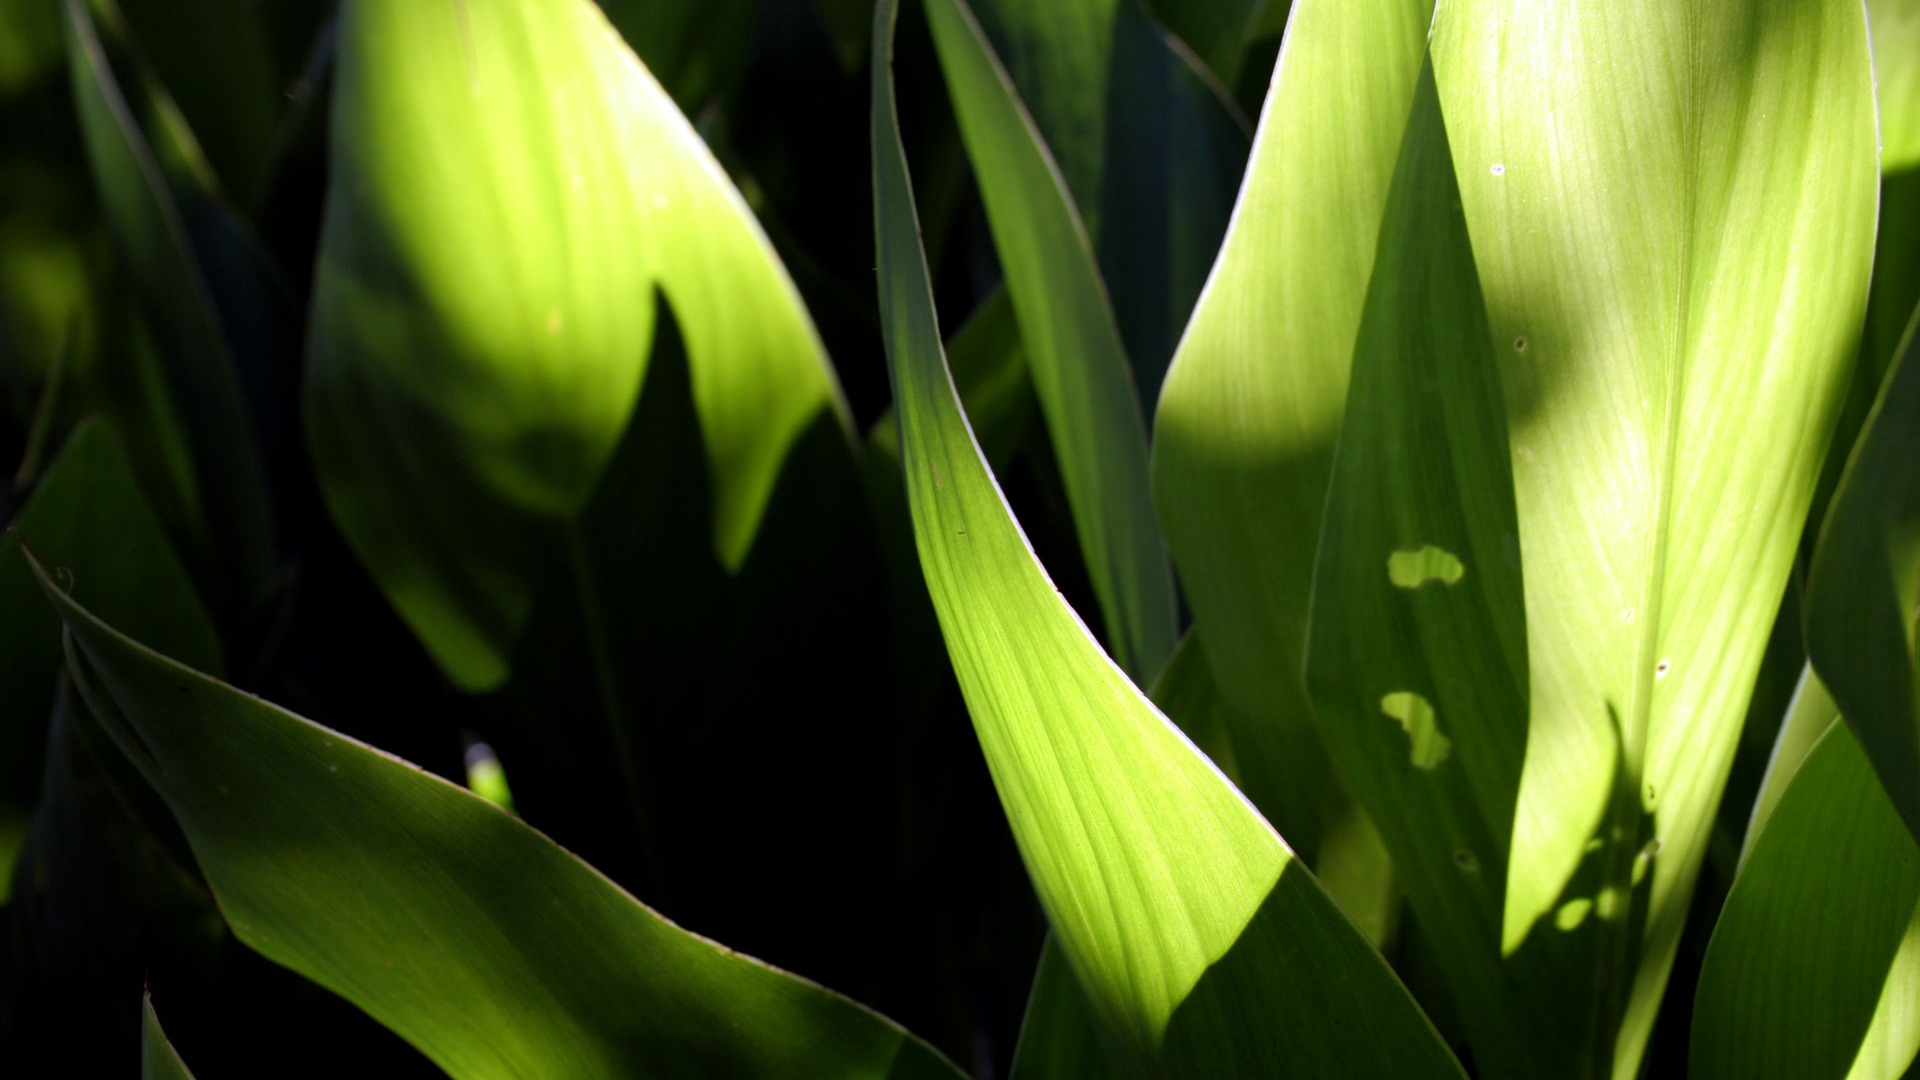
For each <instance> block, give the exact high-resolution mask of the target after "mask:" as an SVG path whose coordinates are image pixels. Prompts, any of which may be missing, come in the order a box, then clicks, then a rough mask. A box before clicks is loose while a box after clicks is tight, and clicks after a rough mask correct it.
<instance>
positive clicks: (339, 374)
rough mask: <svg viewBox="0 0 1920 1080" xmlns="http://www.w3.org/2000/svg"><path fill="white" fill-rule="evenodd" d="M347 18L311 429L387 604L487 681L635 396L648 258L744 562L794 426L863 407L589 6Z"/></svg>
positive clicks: (558, 0)
mask: <svg viewBox="0 0 1920 1080" xmlns="http://www.w3.org/2000/svg"><path fill="white" fill-rule="evenodd" d="M339 34H340V38H339V40H340V46H339V64H338V70H337V74H336V76H335V98H334V107H333V117H334V121H333V122H334V127H333V136H332V187H331V188H330V190H329V193H328V199H327V210H326V217H325V222H324V225H323V234H322V242H321V253H320V260H319V269H318V273H317V277H316V284H315V292H314V300H313V305H314V313H313V319H312V327H311V333H310V337H309V343H308V347H309V350H310V366H309V371H308V383H307V420H308V437H309V440H310V442H311V444H312V448H313V454H314V459H315V464H316V467H317V468H318V470H319V473H320V476H321V480H322V487H323V490H324V492H325V494H326V496H327V500H328V504H329V506H330V507H331V508H332V510H333V512H334V515H335V517H336V519H337V520H338V521H339V522H340V524H341V527H342V530H343V531H344V532H345V533H346V535H347V536H348V538H349V540H350V541H351V542H352V543H353V545H354V547H355V548H356V550H357V551H358V552H359V554H360V556H361V557H362V559H363V560H364V561H365V562H366V563H367V564H368V566H369V567H370V569H371V570H372V572H373V574H374V577H375V578H376V580H378V581H379V582H380V584H381V586H382V588H383V589H384V590H385V591H386V592H387V594H388V596H389V598H390V599H391V600H392V602H393V603H394V605H395V606H396V607H397V608H398V609H399V610H400V611H401V613H402V615H403V616H404V617H405V618H406V619H407V621H408V622H409V624H410V625H411V626H412V627H413V628H414V630H415V632H416V633H417V634H419V635H420V636H421V638H422V639H423V640H424V641H425V642H426V644H427V645H428V647H429V649H430V650H431V651H432V652H433V654H434V655H435V657H436V659H437V660H438V661H439V662H440V663H441V665H442V666H443V667H444V668H445V669H446V670H447V672H448V674H449V675H451V676H452V677H453V678H454V679H455V681H456V682H459V683H460V684H462V685H463V686H466V687H468V688H470V689H485V688H490V687H492V686H495V685H498V684H499V682H500V681H501V680H502V679H503V678H504V677H505V675H506V664H507V655H508V653H509V652H510V651H511V646H512V644H513V642H514V641H515V640H516V638H517V636H518V634H519V632H520V629H521V627H522V625H523V624H524V621H525V619H526V617H527V613H528V610H529V608H530V606H531V598H532V594H533V591H534V585H535V581H534V579H535V577H536V576H537V574H538V572H539V569H538V568H540V567H544V566H545V565H546V563H547V562H548V561H549V559H548V557H547V556H548V555H549V554H550V552H551V550H552V549H553V548H554V546H555V544H556V541H555V540H554V538H553V532H554V529H555V526H556V525H557V524H558V523H560V522H563V521H565V520H566V519H568V518H569V517H571V516H572V515H574V514H576V513H577V512H578V511H579V509H580V507H581V506H582V505H583V504H584V502H585V500H586V499H587V498H588V497H589V495H590V494H591V492H592V490H593V488H594V486H595V482H596V480H597V479H598V477H599V474H600V472H601V470H602V469H603V468H604V466H605V464H606V462H607V460H608V458H609V456H610V455H611V454H612V452H613V449H614V446H615V445H616V443H617V442H618V440H619V437H620V434H621V432H622V431H623V430H624V428H625V425H626V421H627V418H628V417H629V415H630V414H631V412H632V409H633V405H634V401H635V396H636V395H637V394H638V392H639V387H640V384H641V381H642V376H643V374H644V368H645V360H646V356H647V353H648V346H649V342H650V341H651V336H652V332H653V323H654V317H653V311H652V305H651V304H650V303H648V301H647V297H648V296H649V294H650V291H651V289H652V288H653V286H654V285H655V284H656V283H657V284H658V285H659V286H660V287H661V288H662V289H663V290H664V291H665V293H666V295H667V297H668V299H669V300H670V301H671V302H672V304H673V306H674V310H675V312H676V314H677V315H678V317H679V320H680V324H681V327H682V330H683V332H684V335H685V338H686V344H687V351H688V355H689V360H690V363H691V366H692V370H693V384H694V399H695V405H696V408H697V410H698V412H699V416H700V422H701V432H702V440H703V442H704V444H705V447H706V451H707V457H708V462H709V467H710V474H711V477H712V482H713V492H714V499H713V515H714V521H713V543H714V548H715V551H716V552H717V553H718V555H719V556H720V558H721V560H722V562H724V563H725V564H726V565H727V566H728V567H730V568H737V567H738V566H739V565H740V563H741V561H742V560H743V559H744V558H745V555H746V552H747V550H748V548H749V547H750V546H751V544H752V542H753V539H754V536H755V533H756V530H757V528H758V525H759V522H760V518H761V514H762V512H763V511H764V509H765V505H766V501H767V499H768V496H769V493H770V491H771V489H772V486H773V484H774V481H775V478H776V476H777V474H778V472H779V469H780V466H781V464H782V462H783V461H784V460H785V458H786V455H787V452H788V450H789V449H790V448H791V447H792V445H793V444H794V442H795V441H796V440H797V439H798V438H799V437H800V435H801V434H802V433H803V432H804V431H805V430H806V429H807V428H808V426H809V425H810V424H812V423H813V422H814V421H815V420H816V419H817V418H818V417H820V416H822V415H823V414H827V413H831V414H833V415H834V416H835V417H837V418H838V420H839V422H840V424H841V426H842V427H843V428H844V427H845V426H846V418H845V410H844V406H843V404H842V403H841V400H840V396H839V389H838V385H837V383H836V382H835V380H834V377H833V373H832V371H831V369H830V367H829V366H828V364H827V361H826V357H825V354H824V352H823V351H822V348H821V345H820V342H819V339H818V336H817V335H816V334H815V332H814V329H813V325H812V323H811V321H810V320H809V319H808V317H807V314H806V311H805V309H804V308H803V306H802V305H801V303H800V300H799V296H798V294H797V292H796V291H795V290H794V287H793V284H792V282H791V281H790V280H789V279H788V277H787V275H786V272H785V270H784V269H783V268H782V267H781V266H780V264H779V262H778V260H777V259H776V258H775V256H774V255H773V252H772V248H771V246H770V244H769V243H768V241H767V239H766V237H765V235H764V234H763V233H762V232H761V230H760V228H759V226H758V224H757V223H756V222H755V220H754V218H753V216H752V214H751V213H750V212H749V211H748V209H747V207H746V205H745V203H744V201H743V200H742V199H741V197H740V194H739V193H738V192H737V191H736V190H735V189H734V188H733V186H732V185H731V183H730V182H728V180H727V179H726V176H725V174H724V173H723V172H722V171H721V169H720V167H719V165H718V163H716V162H715V161H714V159H713V157H712V155H711V154H710V153H709V152H708V151H707V149H706V147H705V146H704V144H702V143H701V141H700V139H699V137H698V136H697V135H696V134H695V133H694V131H693V129H692V127H691V126H690V125H689V124H688V123H687V121H686V118H685V117H683V116H682V115H681V114H680V113H679V111H678V110H677V109H676V108H675V107H674V105H673V103H672V101H671V100H670V99H669V98H668V97H667V95H666V94H665V92H664V91H662V90H661V88H660V86H659V84H658V83H656V82H655V81H654V80H653V78H652V76H651V75H649V74H648V72H647V71H646V69H645V68H644V67H643V66H642V65H641V64H640V63H639V62H638V61H637V60H636V59H635V58H634V56H633V54H632V53H631V52H630V51H629V50H628V49H627V47H626V46H625V45H624V44H623V43H621V42H620V40H619V38H618V37H617V36H616V35H615V34H614V33H613V32H612V30H611V29H610V28H609V27H608V26H607V23H606V20H605V19H604V17H602V16H601V15H600V13H599V12H598V10H596V9H595V8H594V7H593V5H592V4H590V3H587V2H585V0H471V2H468V3H464V4H458V5H412V4H405V5H393V4H381V3H365V2H355V3H349V4H347V5H346V6H345V7H344V9H343V11H342V15H341V22H340V30H339ZM562 76H564V77H562Z"/></svg>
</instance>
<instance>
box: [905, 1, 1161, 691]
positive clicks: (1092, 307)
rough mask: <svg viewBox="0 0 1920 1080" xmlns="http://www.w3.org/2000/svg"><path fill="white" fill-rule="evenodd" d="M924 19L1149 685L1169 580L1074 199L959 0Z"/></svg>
mask: <svg viewBox="0 0 1920 1080" xmlns="http://www.w3.org/2000/svg"><path fill="white" fill-rule="evenodd" d="M926 8H927V19H928V22H929V23H930V24H931V25H932V28H933V40H934V46H935V48H936V49H937V50H938V52H939V55H940V62H941V66H942V67H943V68H944V70H945V71H946V76H947V86H948V90H949V92H950V93H951V94H952V96H953V100H954V108H955V110H956V112H957V113H958V115H959V121H960V131H961V135H962V137H963V138H964V139H965V140H966V143H967V148H968V153H969V155H970V156H971V157H972V159H973V162H974V171H975V175H976V176H977V177H978V179H979V182H980V191H981V198H982V199H983V201H984V202H985V203H986V207H987V219H988V223H989V224H990V226H991V227H992V229H993V234H994V243H995V246H996V247H997V248H998V249H999V251H1000V261H1001V265H1002V266H1003V267H1004V268H1005V270H1006V274H1007V294H1008V296H1009V297H1010V298H1011V299H1012V302H1013V308H1014V312H1015V314H1016V315H1017V316H1018V317H1019V319H1020V332H1021V338H1022V340H1023V341H1024V342H1025V344H1026V350H1027V367H1028V370H1029V371H1030V372H1031V373H1032V376H1033V386H1034V390H1035V392H1036V394H1037V395H1038V397H1039V399H1040V408H1041V411H1042V412H1043V413H1044V414H1045V416H1046V418H1047V427H1048V429H1049V430H1050V431H1051V432H1052V433H1053V437H1054V446H1055V448H1056V455H1057V457H1058V459H1059V462H1060V472H1061V477H1062V479H1063V480H1064V481H1065V483H1066V488H1067V501H1068V504H1069V505H1070V507H1071V508H1072V510H1073V517H1074V523H1075V527H1076V532H1077V533H1078V534H1079V538H1080V548H1081V551H1082V552H1083V553H1084V554H1085V557H1086V562H1087V571H1088V576H1089V577H1090V578H1091V579H1092V582H1093V588H1094V593H1095V595H1096V596H1097V597H1098V599H1099V603H1100V609H1101V613H1102V614H1103V615H1104V617H1105V623H1106V627H1107V636H1108V640H1109V641H1110V642H1111V643H1112V648H1113V654H1114V656H1115V658H1116V659H1117V660H1118V661H1119V663H1120V666H1121V667H1123V668H1125V669H1126V670H1127V671H1129V672H1131V673H1133V675H1134V676H1135V677H1136V678H1139V679H1143V680H1144V679H1148V678H1151V677H1152V675H1153V673H1155V672H1157V671H1158V670H1159V669H1160V665H1161V664H1163V663H1165V662H1166V659H1167V657H1168V656H1170V655H1171V654H1172V652H1173V641H1174V609H1173V579H1172V576H1171V573H1172V572H1171V570H1169V568H1168V566H1167V558H1166V552H1165V551H1164V549H1162V548H1161V546H1160V534H1159V530H1158V529H1157V528H1156V526H1155V525H1154V520H1153V504H1152V500H1151V497H1150V495H1149V493H1148V490H1147V433H1146V424H1145V421H1144V420H1143V419H1142V418H1141V413H1140V401H1139V396H1138V395H1137V393H1136V392H1135V390H1134V386H1133V376H1132V374H1131V372H1130V370H1129V368H1128V366H1127V355H1126V347H1125V346H1124V345H1123V344H1122V343H1121V341H1120V331H1119V327H1118V325H1117V324H1116V323H1115V321H1114V316H1113V309H1112V307H1111V305H1110V304H1109V302H1108V300H1107V294H1106V288H1105V286H1104V285H1103V284H1102V282H1101V280H1100V275H1099V271H1098V270H1097V268H1096V266H1095V263H1094V257H1093V250H1092V246H1091V244H1090V242H1089V241H1088V239H1087V234H1086V230H1085V228H1084V226H1083V225H1082V224H1081V221H1080V218H1079V214H1078V212H1077V211H1076V209H1075V208H1074V204H1073V201H1072V197H1071V196H1070V195H1069V194H1068V193H1067V190H1066V187H1065V184H1064V181H1063V180H1062V178H1061V176H1060V174H1059V172H1058V170H1057V169H1056V168H1055V167H1054V165H1053V162H1052V159H1051V158H1050V156H1049V155H1048V153H1047V150H1046V145H1045V143H1044V142H1042V140H1041V138H1040V134H1039V132H1038V130H1037V129H1036V128H1035V127H1034V125H1033V121H1032V119H1031V118H1030V117H1028V116H1027V114H1026V111H1025V109H1024V107H1023V106H1022V105H1021V103H1020V99H1019V96H1018V95H1017V94H1016V93H1015V91H1014V89H1013V84H1012V80H1011V79H1010V78H1009V77H1008V76H1007V74H1006V72H1005V70H1004V69H1003V68H1001V66H1000V64H999V61H998V60H997V58H996V57H995V56H994V54H993V50H992V46H991V45H989V44H988V42H987V39H986V34H985V32H984V31H983V30H981V29H980V25H979V23H978V22H977V21H975V19H974V17H973V13H972V12H971V11H970V10H968V9H967V8H966V6H965V5H964V3H963V2H962V0H928V2H927V5H926Z"/></svg>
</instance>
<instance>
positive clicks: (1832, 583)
mask: <svg viewBox="0 0 1920 1080" xmlns="http://www.w3.org/2000/svg"><path fill="white" fill-rule="evenodd" d="M1916 356H1920V311H1916V313H1915V317H1914V321H1913V322H1912V323H1910V324H1909V326H1908V329H1907V337H1906V340H1905V341H1904V342H1903V343H1902V345H1901V347H1900V351H1899V354H1898V355H1897V356H1896V357H1895V359H1894V363H1893V366H1892V367H1891V368H1890V369H1889V370H1888V371H1887V377H1886V381H1885V383H1883V384H1882V385H1881V388H1880V396H1879V399H1878V400H1877V401H1876V402H1875V403H1874V407H1873V411H1872V413H1870V414H1869V415H1868V417H1867V424H1866V428H1865V430H1864V431H1862V432H1861V435H1860V441H1859V442H1858V443H1857V444H1855V446H1854V449H1853V456H1852V458H1851V459H1850V460H1849V461H1848V462H1847V468H1846V472H1845V473H1843V474H1842V476H1841V480H1840V489H1839V491H1838V492H1837V493H1836V494H1835V495H1834V500H1833V506H1832V508H1831V509H1830V510H1828V512H1827V520H1826V524H1825V525H1824V526H1823V527H1822V528H1821V530H1820V546H1819V547H1818V548H1817V549H1815V552H1814V557H1813V570H1812V572H1811V573H1810V574H1809V576H1808V579H1807V652H1808V654H1809V656H1810V657H1811V658H1812V661H1813V667H1814V670H1815V671H1817V672H1819V673H1820V680H1821V681H1822V682H1824V683H1825V684H1826V686H1827V690H1828V691H1829V692H1830V693H1831V694H1832V695H1833V700H1834V701H1835V702H1836V703H1838V705H1839V708H1840V714H1841V715H1842V716H1845V717H1846V718H1847V723H1848V724H1849V725H1850V726H1851V727H1852V728H1853V732H1854V735H1855V736H1857V737H1858V738H1859V740H1860V745H1861V746H1863V747H1865V748H1866V752H1867V757H1868V758H1869V759H1871V760H1872V762H1873V768H1874V771H1875V773H1877V774H1878V775H1879V777H1880V782H1881V783H1882V784H1885V785H1886V789H1887V794H1888V795H1889V796H1890V797H1891V798H1892V799H1893V805H1894V808H1895V809H1896V810H1898V811H1899V813H1900V816H1901V817H1902V818H1904V819H1905V820H1906V823H1907V827H1908V828H1909V829H1912V830H1913V831H1914V834H1915V835H1916V836H1920V656H1917V655H1916V653H1915V637H1916V634H1917V633H1920V630H1916V626H1917V625H1920V624H1917V623H1916V618H1920V615H1916V612H1920V470H1916V469H1915V468H1914V461H1915V459H1916V457H1920V359H1917V358H1916Z"/></svg>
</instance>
